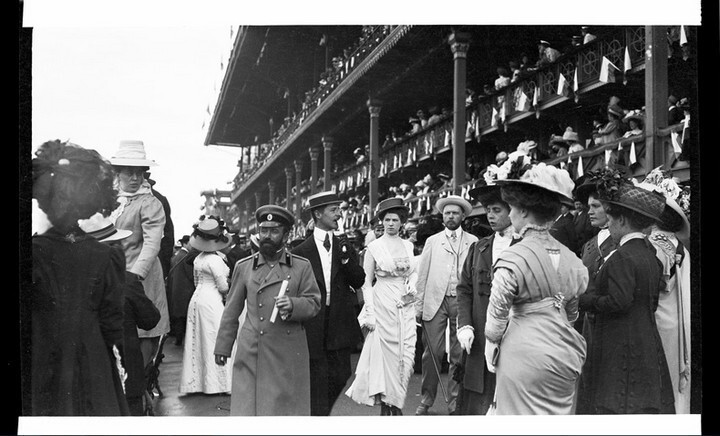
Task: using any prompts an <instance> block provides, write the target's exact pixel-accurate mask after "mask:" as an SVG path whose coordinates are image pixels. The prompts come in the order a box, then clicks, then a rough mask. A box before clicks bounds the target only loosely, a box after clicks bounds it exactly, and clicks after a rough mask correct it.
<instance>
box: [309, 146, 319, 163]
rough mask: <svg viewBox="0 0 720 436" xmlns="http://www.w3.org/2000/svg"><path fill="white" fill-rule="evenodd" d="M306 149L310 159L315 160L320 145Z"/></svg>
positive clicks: (317, 156)
mask: <svg viewBox="0 0 720 436" xmlns="http://www.w3.org/2000/svg"><path fill="white" fill-rule="evenodd" d="M308 151H309V152H310V160H313V161H317V160H318V158H319V157H320V147H316V146H312V147H310V149H309V150H308Z"/></svg>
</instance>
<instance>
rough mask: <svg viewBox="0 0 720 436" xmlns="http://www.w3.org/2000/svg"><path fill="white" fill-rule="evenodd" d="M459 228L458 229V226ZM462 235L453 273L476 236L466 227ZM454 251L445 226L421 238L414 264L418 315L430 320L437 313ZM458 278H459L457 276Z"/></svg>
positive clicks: (446, 284)
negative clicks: (421, 246) (418, 255)
mask: <svg viewBox="0 0 720 436" xmlns="http://www.w3.org/2000/svg"><path fill="white" fill-rule="evenodd" d="M458 231H460V229H458ZM462 233H463V235H462V239H461V241H460V246H459V247H458V264H457V269H458V270H457V274H460V273H462V268H463V264H464V263H465V258H466V257H467V254H468V251H469V249H470V245H472V243H473V242H475V241H477V240H478V238H477V237H476V236H475V235H473V234H471V233H468V232H466V231H462ZM455 256H456V254H455V252H454V251H453V249H452V247H450V242H449V241H448V239H447V237H446V236H445V230H443V231H441V232H439V233H436V234H434V235H432V236H430V237H429V238H427V241H425V247H424V248H423V252H422V254H421V255H420V263H419V265H418V269H417V271H418V279H417V284H416V285H415V287H416V289H417V303H416V304H417V306H416V308H417V310H418V311H422V319H423V320H424V321H430V320H431V319H433V317H434V316H435V313H437V311H438V309H439V308H440V304H442V301H443V299H444V298H445V291H446V290H447V287H448V283H449V282H450V274H452V267H453V262H454V260H455ZM458 281H460V280H459V279H458Z"/></svg>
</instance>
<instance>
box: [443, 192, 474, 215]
mask: <svg viewBox="0 0 720 436" xmlns="http://www.w3.org/2000/svg"><path fill="white" fill-rule="evenodd" d="M448 204H455V205H457V206H460V208H462V210H463V212H464V213H465V215H470V212H472V205H471V204H470V202H469V201H467V200H465V199H464V198H462V197H461V196H459V195H448V196H447V197H443V198H439V199H438V200H437V201H436V202H435V207H437V210H438V211H439V212H442V211H443V209H445V206H447V205H448Z"/></svg>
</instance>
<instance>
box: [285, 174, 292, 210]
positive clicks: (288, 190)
mask: <svg viewBox="0 0 720 436" xmlns="http://www.w3.org/2000/svg"><path fill="white" fill-rule="evenodd" d="M292 176H293V169H292V167H285V209H287V210H292V208H291V207H290V205H291V204H292Z"/></svg>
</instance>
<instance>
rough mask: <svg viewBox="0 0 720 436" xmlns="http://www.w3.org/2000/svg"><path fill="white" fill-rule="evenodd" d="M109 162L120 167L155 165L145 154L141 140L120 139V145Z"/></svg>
mask: <svg viewBox="0 0 720 436" xmlns="http://www.w3.org/2000/svg"><path fill="white" fill-rule="evenodd" d="M110 163H111V164H113V165H115V166H122V167H151V166H155V165H157V163H156V162H155V161H154V160H150V159H148V158H147V156H146V155H145V144H143V142H142V141H136V140H124V141H120V147H119V148H118V150H117V151H116V152H115V155H113V157H111V158H110Z"/></svg>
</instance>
